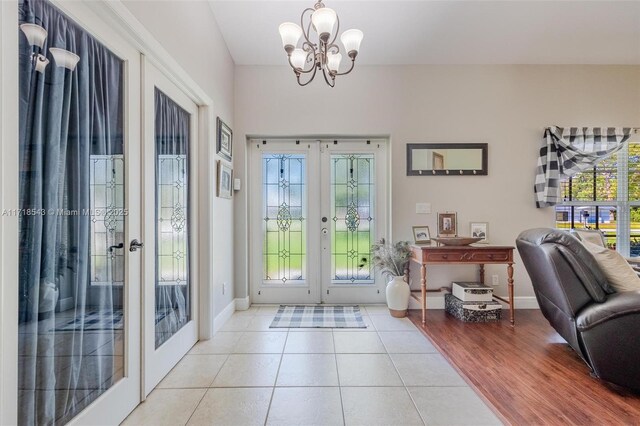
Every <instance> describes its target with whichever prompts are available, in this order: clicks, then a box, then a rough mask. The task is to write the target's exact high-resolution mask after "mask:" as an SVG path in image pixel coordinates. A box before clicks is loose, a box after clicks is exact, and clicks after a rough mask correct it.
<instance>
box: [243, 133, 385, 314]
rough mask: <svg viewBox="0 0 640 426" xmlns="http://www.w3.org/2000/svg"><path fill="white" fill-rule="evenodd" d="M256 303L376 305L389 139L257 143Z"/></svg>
mask: <svg viewBox="0 0 640 426" xmlns="http://www.w3.org/2000/svg"><path fill="white" fill-rule="evenodd" d="M250 152H251V158H250V165H251V168H250V170H251V171H252V174H251V181H250V200H251V201H250V203H251V206H250V209H251V210H250V211H251V213H250V215H251V225H250V235H251V238H250V250H251V255H250V257H251V272H250V277H251V278H250V279H251V296H252V302H253V303H307V304H314V303H332V304H336V303H374V302H382V301H384V286H383V280H382V279H381V277H380V275H379V274H377V273H376V271H375V269H374V268H373V267H372V265H371V252H370V248H371V245H372V244H373V243H374V242H375V241H377V240H379V239H380V238H381V237H383V236H385V235H386V234H387V232H386V230H387V213H388V203H387V157H386V153H387V143H386V141H384V140H252V141H250Z"/></svg>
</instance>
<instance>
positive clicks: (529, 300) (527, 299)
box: [409, 293, 540, 309]
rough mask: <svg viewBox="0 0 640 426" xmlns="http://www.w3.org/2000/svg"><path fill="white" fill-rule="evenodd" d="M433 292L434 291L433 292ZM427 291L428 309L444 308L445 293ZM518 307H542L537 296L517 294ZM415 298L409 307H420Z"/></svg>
mask: <svg viewBox="0 0 640 426" xmlns="http://www.w3.org/2000/svg"><path fill="white" fill-rule="evenodd" d="M431 294H432V293H431ZM431 294H430V293H427V309H444V295H440V294H434V295H431ZM513 299H514V300H513V301H514V304H515V308H516V309H540V306H538V301H537V300H536V298H535V296H516V297H514V298H513ZM420 308H421V306H420V304H419V303H418V301H417V300H416V299H414V298H411V299H410V300H409V309H420Z"/></svg>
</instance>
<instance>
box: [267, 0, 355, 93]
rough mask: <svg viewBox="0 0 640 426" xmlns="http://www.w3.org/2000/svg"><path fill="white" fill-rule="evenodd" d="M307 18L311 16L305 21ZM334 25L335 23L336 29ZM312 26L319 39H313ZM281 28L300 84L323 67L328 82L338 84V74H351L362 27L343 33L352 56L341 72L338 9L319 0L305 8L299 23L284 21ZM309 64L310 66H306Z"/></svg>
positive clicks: (281, 34)
mask: <svg viewBox="0 0 640 426" xmlns="http://www.w3.org/2000/svg"><path fill="white" fill-rule="evenodd" d="M308 12H310V13H308ZM305 18H306V19H307V20H308V22H307V24H306V25H305ZM334 27H336V28H335V32H334V31H333V29H334ZM305 28H306V30H305ZM312 28H313V30H314V31H315V33H316V37H314V40H315V39H316V38H317V42H314V41H312V40H311V39H312V37H311V29H312ZM279 30H280V37H282V46H283V47H284V50H285V51H286V52H287V56H288V58H289V65H291V68H293V72H294V74H295V75H296V80H298V84H299V85H300V86H306V85H307V84H309V83H311V81H313V79H314V78H315V76H316V72H317V71H318V70H321V71H322V75H323V76H324V80H325V81H326V82H327V84H328V85H329V86H331V87H333V86H335V80H336V76H338V75H345V74H349V73H350V72H351V71H352V70H353V67H354V65H355V61H356V56H358V51H359V50H360V43H361V42H362V37H363V34H362V31H360V30H347V31H345V32H343V33H342V35H341V36H340V41H342V45H343V46H344V51H345V53H346V54H347V56H349V58H351V66H350V67H349V69H348V70H347V71H345V72H339V71H338V69H339V68H340V62H341V61H342V54H340V48H339V47H338V45H337V44H336V38H338V33H339V31H340V19H338V15H337V14H336V12H335V11H334V10H333V9H329V8H328V7H325V5H324V3H322V1H318V2H317V3H316V4H315V5H314V7H313V9H312V8H310V7H309V8H306V9H305V10H304V11H303V12H302V15H301V16H300V25H297V24H294V23H293V22H285V23H283V24H281V25H280V28H279ZM303 36H304V39H303V40H302V46H301V47H298V42H299V41H300V38H301V37H303ZM309 64H310V67H308V68H307V66H308V65H309ZM303 74H307V75H308V76H309V77H308V80H307V81H306V82H304V83H303V82H302V81H301V79H300V77H301V76H302V75H303Z"/></svg>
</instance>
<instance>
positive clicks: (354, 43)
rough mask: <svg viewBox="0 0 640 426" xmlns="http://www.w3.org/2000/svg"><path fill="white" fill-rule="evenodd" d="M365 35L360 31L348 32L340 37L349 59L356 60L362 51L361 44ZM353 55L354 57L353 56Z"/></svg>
mask: <svg viewBox="0 0 640 426" xmlns="http://www.w3.org/2000/svg"><path fill="white" fill-rule="evenodd" d="M363 37H364V34H363V33H362V31H360V30H347V31H345V32H343V33H342V35H341V36H340V41H342V44H343V45H344V50H345V51H346V52H347V55H349V57H352V58H355V57H356V55H357V54H358V52H359V51H360V43H362V38H363ZM352 55H353V56H352Z"/></svg>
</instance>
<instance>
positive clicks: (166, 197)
mask: <svg viewBox="0 0 640 426" xmlns="http://www.w3.org/2000/svg"><path fill="white" fill-rule="evenodd" d="M189 121H190V115H189V113H188V112H187V111H185V110H184V109H182V108H181V107H180V106H179V105H178V104H176V103H175V102H174V101H173V100H172V99H171V98H169V97H168V96H167V95H166V94H164V93H163V92H161V91H160V90H158V89H157V88H156V90H155V140H156V182H157V186H156V223H157V225H156V268H157V270H156V291H155V295H156V300H155V302H156V335H155V343H156V348H157V347H159V346H160V345H162V344H163V343H164V342H166V341H167V340H168V339H169V338H170V337H171V336H173V335H174V334H175V333H176V332H177V331H178V330H180V329H181V328H182V327H183V326H184V325H185V324H186V323H187V322H188V321H189V320H190V317H189V312H190V303H189V302H190V300H189V299H190V298H189V291H190V281H189V270H188V265H189V232H188V231H189V229H188V211H189V210H188V194H189Z"/></svg>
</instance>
